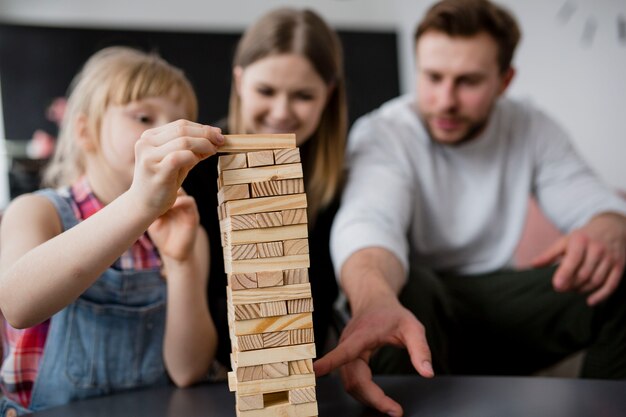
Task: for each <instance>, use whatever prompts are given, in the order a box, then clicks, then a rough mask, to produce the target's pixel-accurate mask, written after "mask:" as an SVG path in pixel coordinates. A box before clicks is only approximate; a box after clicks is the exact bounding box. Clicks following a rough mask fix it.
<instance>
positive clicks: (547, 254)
mask: <svg viewBox="0 0 626 417" xmlns="http://www.w3.org/2000/svg"><path fill="white" fill-rule="evenodd" d="M566 247H567V237H562V238H560V239H559V240H557V241H556V242H554V243H553V244H552V245H551V246H550V247H549V248H548V249H546V250H545V251H544V252H543V253H542V254H541V255H539V256H537V257H536V258H535V259H533V260H532V261H531V265H532V266H533V268H541V267H542V266H546V265H549V264H552V263H554V262H556V261H557V259H558V258H559V257H561V256H562V255H563V253H564V252H565V248H566Z"/></svg>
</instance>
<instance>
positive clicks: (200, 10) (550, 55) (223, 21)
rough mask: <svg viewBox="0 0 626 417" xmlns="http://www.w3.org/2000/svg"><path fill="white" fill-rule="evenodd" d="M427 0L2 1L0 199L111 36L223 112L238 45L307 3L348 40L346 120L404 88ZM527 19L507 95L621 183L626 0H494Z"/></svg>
mask: <svg viewBox="0 0 626 417" xmlns="http://www.w3.org/2000/svg"><path fill="white" fill-rule="evenodd" d="M432 3H433V2H432V1H430V0H428V1H427V0H315V1H303V0H300V1H297V0H290V1H275V0H264V1H258V0H230V1H216V0H208V1H201V0H176V1H162V2H154V1H149V0H134V1H128V0H107V1H95V0H0V91H1V93H0V150H1V152H0V153H1V154H2V156H3V157H2V158H0V173H1V174H0V209H2V208H4V207H5V206H6V204H7V203H8V201H9V200H10V199H11V198H12V197H14V196H16V195H18V194H20V193H22V192H26V191H30V190H31V189H32V188H37V186H38V184H37V181H38V172H39V170H40V168H41V166H42V165H43V164H44V163H45V159H46V156H47V154H48V153H49V151H50V150H51V149H52V146H53V144H54V137H55V136H56V133H57V130H56V129H57V121H58V117H59V114H62V110H63V105H64V102H63V96H64V94H65V91H66V89H67V86H68V83H69V81H70V79H71V77H72V76H73V75H74V74H75V73H76V72H77V71H78V70H79V68H80V66H81V64H82V63H83V62H84V61H85V59H87V57H88V56H89V55H91V54H92V53H93V52H95V51H96V50H97V49H100V48H102V47H104V46H108V45H111V44H119V43H122V44H129V45H134V46H138V47H141V48H143V49H154V50H157V51H158V52H159V53H160V54H161V55H162V56H164V57H165V58H166V59H167V60H169V61H170V62H172V63H174V64H175V65H177V66H179V67H181V68H183V69H184V70H185V72H186V73H187V75H188V76H189V78H190V79H191V81H192V83H193V84H194V87H195V88H196V91H197V94H198V96H199V99H200V117H199V119H200V121H201V122H204V123H211V122H215V121H216V120H218V119H220V118H222V117H224V116H225V115H226V110H227V102H228V92H229V90H230V65H231V59H232V54H233V52H234V51H233V49H234V46H235V44H236V42H237V40H238V38H239V35H240V34H241V32H242V31H243V30H244V29H245V27H246V26H247V25H248V24H250V23H251V22H253V21H254V20H256V19H257V18H258V17H259V16H260V15H262V14H264V13H265V12H266V11H268V10H270V9H273V8H275V7H279V6H293V7H308V8H312V9H314V10H316V11H317V12H318V13H320V14H321V15H322V16H323V17H324V18H325V19H326V20H327V21H328V22H329V23H330V24H331V25H332V26H333V27H334V28H335V29H337V30H338V31H339V34H340V36H341V39H342V41H343V43H344V50H345V56H346V58H345V59H346V62H345V64H346V73H347V78H348V94H349V105H350V120H351V121H354V119H355V118H356V117H358V116H360V115H362V114H364V113H365V112H367V111H370V110H372V109H374V108H376V107H377V106H379V105H380V104H382V103H383V102H384V101H386V100H388V99H390V98H392V97H394V96H396V95H398V94H401V93H405V92H410V91H412V89H413V86H414V85H413V42H412V34H413V30H414V26H415V24H416V22H417V21H418V20H419V19H420V17H421V16H422V15H423V13H424V11H425V10H426V9H427V8H428V7H429V6H430V5H431V4H432ZM499 3H500V4H503V5H505V6H507V7H508V8H509V9H511V10H512V11H513V13H514V14H515V15H516V16H517V18H518V20H519V22H520V24H521V27H522V31H523V38H522V42H521V45H520V47H519V49H518V51H517V55H516V57H515V60H514V63H515V66H516V67H517V70H518V72H517V76H516V78H515V80H514V82H513V85H512V88H511V89H510V90H509V94H510V95H513V96H516V97H522V98H527V99H529V100H532V101H533V102H535V103H536V104H538V105H539V106H541V107H542V108H544V109H545V110H546V111H548V112H549V113H550V114H552V115H553V116H554V117H555V118H556V119H557V120H558V121H559V122H560V123H561V124H563V125H564V126H565V127H566V129H567V130H568V131H569V132H570V133H571V135H572V137H573V139H574V142H575V146H576V147H577V149H578V150H579V152H580V153H581V155H582V156H583V158H584V159H585V160H587V161H588V163H589V164H590V165H591V166H592V168H594V169H595V170H596V171H597V172H598V174H599V175H600V176H601V177H602V178H603V179H604V180H605V181H607V182H608V183H609V184H610V185H611V186H613V187H615V188H617V189H620V190H622V191H625V190H626V163H624V159H625V157H626V133H625V129H624V127H623V126H624V122H625V121H626V105H625V101H626V0H594V1H591V0H578V1H573V0H526V1H523V2H519V1H518V2H515V1H513V0H504V1H500V2H499Z"/></svg>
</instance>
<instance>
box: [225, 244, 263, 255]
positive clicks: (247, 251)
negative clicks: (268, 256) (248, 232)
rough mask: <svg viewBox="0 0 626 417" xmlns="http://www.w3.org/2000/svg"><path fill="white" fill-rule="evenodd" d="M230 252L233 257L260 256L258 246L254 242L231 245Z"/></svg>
mask: <svg viewBox="0 0 626 417" xmlns="http://www.w3.org/2000/svg"><path fill="white" fill-rule="evenodd" d="M226 249H227V248H226ZM226 252H227V251H225V253H226ZM230 253H231V259H256V258H258V257H259V256H260V254H259V252H258V247H257V245H256V244H254V243H250V244H247V245H233V246H230Z"/></svg>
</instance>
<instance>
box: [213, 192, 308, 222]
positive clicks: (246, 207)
mask: <svg viewBox="0 0 626 417" xmlns="http://www.w3.org/2000/svg"><path fill="white" fill-rule="evenodd" d="M224 207H225V208H226V216H235V215H238V214H252V213H267V212H269V211H282V210H293V209H301V208H306V207H307V204H306V194H291V195H279V196H274V197H259V198H250V199H248V200H234V201H227V202H225V203H224ZM226 216H224V217H226Z"/></svg>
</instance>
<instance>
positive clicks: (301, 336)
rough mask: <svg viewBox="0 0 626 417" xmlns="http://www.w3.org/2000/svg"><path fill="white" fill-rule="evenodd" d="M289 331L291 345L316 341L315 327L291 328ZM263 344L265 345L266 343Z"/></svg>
mask: <svg viewBox="0 0 626 417" xmlns="http://www.w3.org/2000/svg"><path fill="white" fill-rule="evenodd" d="M287 333H289V344H290V345H301V344H303V343H313V342H315V336H314V333H313V329H296V330H289V331H287ZM263 338H265V335H263ZM264 343H265V342H264ZM263 346H265V344H264V345H263Z"/></svg>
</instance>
